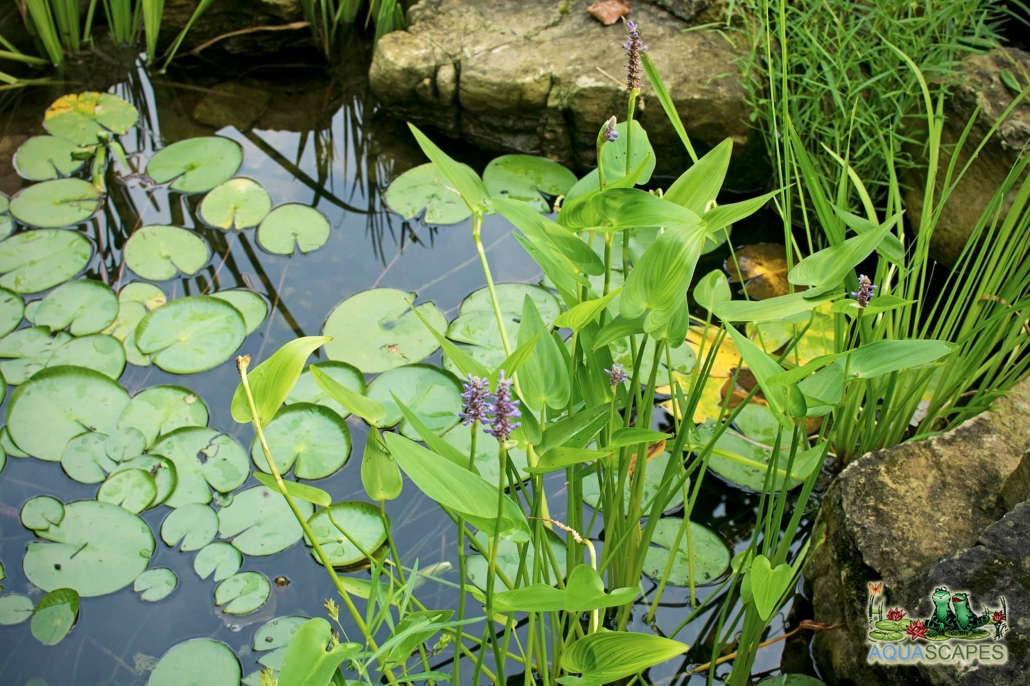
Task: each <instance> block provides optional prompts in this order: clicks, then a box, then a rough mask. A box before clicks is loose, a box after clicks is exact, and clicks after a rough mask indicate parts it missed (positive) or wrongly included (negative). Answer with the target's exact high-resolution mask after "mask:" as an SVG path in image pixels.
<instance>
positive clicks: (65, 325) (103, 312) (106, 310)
mask: <svg viewBox="0 0 1030 686" xmlns="http://www.w3.org/2000/svg"><path fill="white" fill-rule="evenodd" d="M117 316H118V297H117V296H116V295H115V294H114V291H112V290H111V288H110V287H109V286H107V284H104V283H101V282H99V281H92V280H90V279H82V280H79V281H71V282H69V283H66V284H63V285H61V286H58V287H57V288H55V289H54V290H53V291H51V292H50V293H49V294H47V296H46V297H45V298H43V300H42V301H41V302H40V303H39V307H37V308H36V309H35V311H34V312H33V313H32V320H31V321H32V323H33V324H35V325H36V326H46V327H48V328H49V329H50V330H51V331H58V330H60V329H68V330H69V332H70V333H71V334H72V335H73V336H85V335H88V334H92V333H98V332H100V331H103V330H104V329H106V328H107V327H108V326H110V325H111V324H112V323H113V322H114V320H115V317H117Z"/></svg>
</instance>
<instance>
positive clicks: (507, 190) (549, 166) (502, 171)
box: [483, 155, 576, 213]
mask: <svg viewBox="0 0 1030 686" xmlns="http://www.w3.org/2000/svg"><path fill="white" fill-rule="evenodd" d="M483 183H484V184H485V185H486V189H487V190H488V191H490V195H497V196H502V197H507V198H514V199H516V200H522V201H523V202H526V203H528V204H529V205H530V206H531V207H532V208H533V209H535V210H536V211H538V212H545V213H546V212H550V211H551V208H550V206H549V205H548V203H547V202H546V201H545V200H544V198H543V197H541V193H545V194H547V195H550V196H558V195H564V194H565V193H568V192H569V189H570V188H572V187H573V186H574V185H575V183H576V175H575V174H573V173H572V172H571V171H569V170H568V169H566V168H565V167H563V166H562V165H560V164H558V163H557V162H554V161H553V160H549V159H547V158H545V157H537V156H535V155H502V156H501V157H498V158H496V159H494V160H492V161H491V162H490V164H488V165H486V169H484V170H483Z"/></svg>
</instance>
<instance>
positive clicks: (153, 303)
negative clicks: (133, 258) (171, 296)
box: [118, 281, 168, 311]
mask: <svg viewBox="0 0 1030 686" xmlns="http://www.w3.org/2000/svg"><path fill="white" fill-rule="evenodd" d="M118 302H121V303H127V302H135V303H140V304H141V305H143V306H144V307H146V308H147V311H150V310H155V309H157V308H158V307H161V306H162V305H164V304H165V303H166V302H168V296H166V295H165V293H164V291H162V290H161V289H160V288H159V287H158V286H155V285H154V284H152V283H146V282H145V281H133V282H132V283H129V284H125V285H124V286H122V290H120V291H118Z"/></svg>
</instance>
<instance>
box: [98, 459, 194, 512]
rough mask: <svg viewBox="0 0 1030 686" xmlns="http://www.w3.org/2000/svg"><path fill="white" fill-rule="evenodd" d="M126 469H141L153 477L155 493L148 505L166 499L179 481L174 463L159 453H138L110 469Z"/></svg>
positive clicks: (117, 470)
mask: <svg viewBox="0 0 1030 686" xmlns="http://www.w3.org/2000/svg"><path fill="white" fill-rule="evenodd" d="M127 469H141V470H143V471H145V472H147V473H148V474H150V476H152V477H154V485H155V486H157V495H156V496H154V502H152V503H151V504H150V507H156V506H157V505H160V504H162V503H163V502H164V501H166V500H167V499H168V496H170V495H171V494H172V492H173V491H174V490H175V487H176V485H178V483H179V475H178V471H177V470H176V469H175V464H174V463H173V462H172V461H171V460H169V459H168V458H166V457H161V456H160V455H140V456H139V457H136V458H133V459H131V460H126V461H125V462H119V463H118V464H117V465H116V466H115V468H114V469H113V470H111V471H112V473H113V472H119V471H124V470H127Z"/></svg>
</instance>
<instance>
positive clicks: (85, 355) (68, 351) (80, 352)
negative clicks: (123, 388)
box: [46, 333, 125, 380]
mask: <svg viewBox="0 0 1030 686" xmlns="http://www.w3.org/2000/svg"><path fill="white" fill-rule="evenodd" d="M61 365H73V366H76V367H87V368H89V369H93V370H95V371H98V372H100V373H102V374H104V375H105V376H108V377H110V378H112V379H115V380H117V379H118V377H120V376H121V375H122V372H123V371H124V370H125V348H124V347H122V344H121V343H120V342H119V341H118V339H117V338H115V337H114V336H108V335H106V334H102V333H98V334H93V335H92V336H83V337H82V338H75V339H73V340H70V341H68V342H67V343H65V344H64V345H62V346H60V347H59V348H57V349H56V350H54V354H53V355H52V356H51V357H50V359H49V360H47V363H46V366H47V367H57V366H61Z"/></svg>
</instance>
